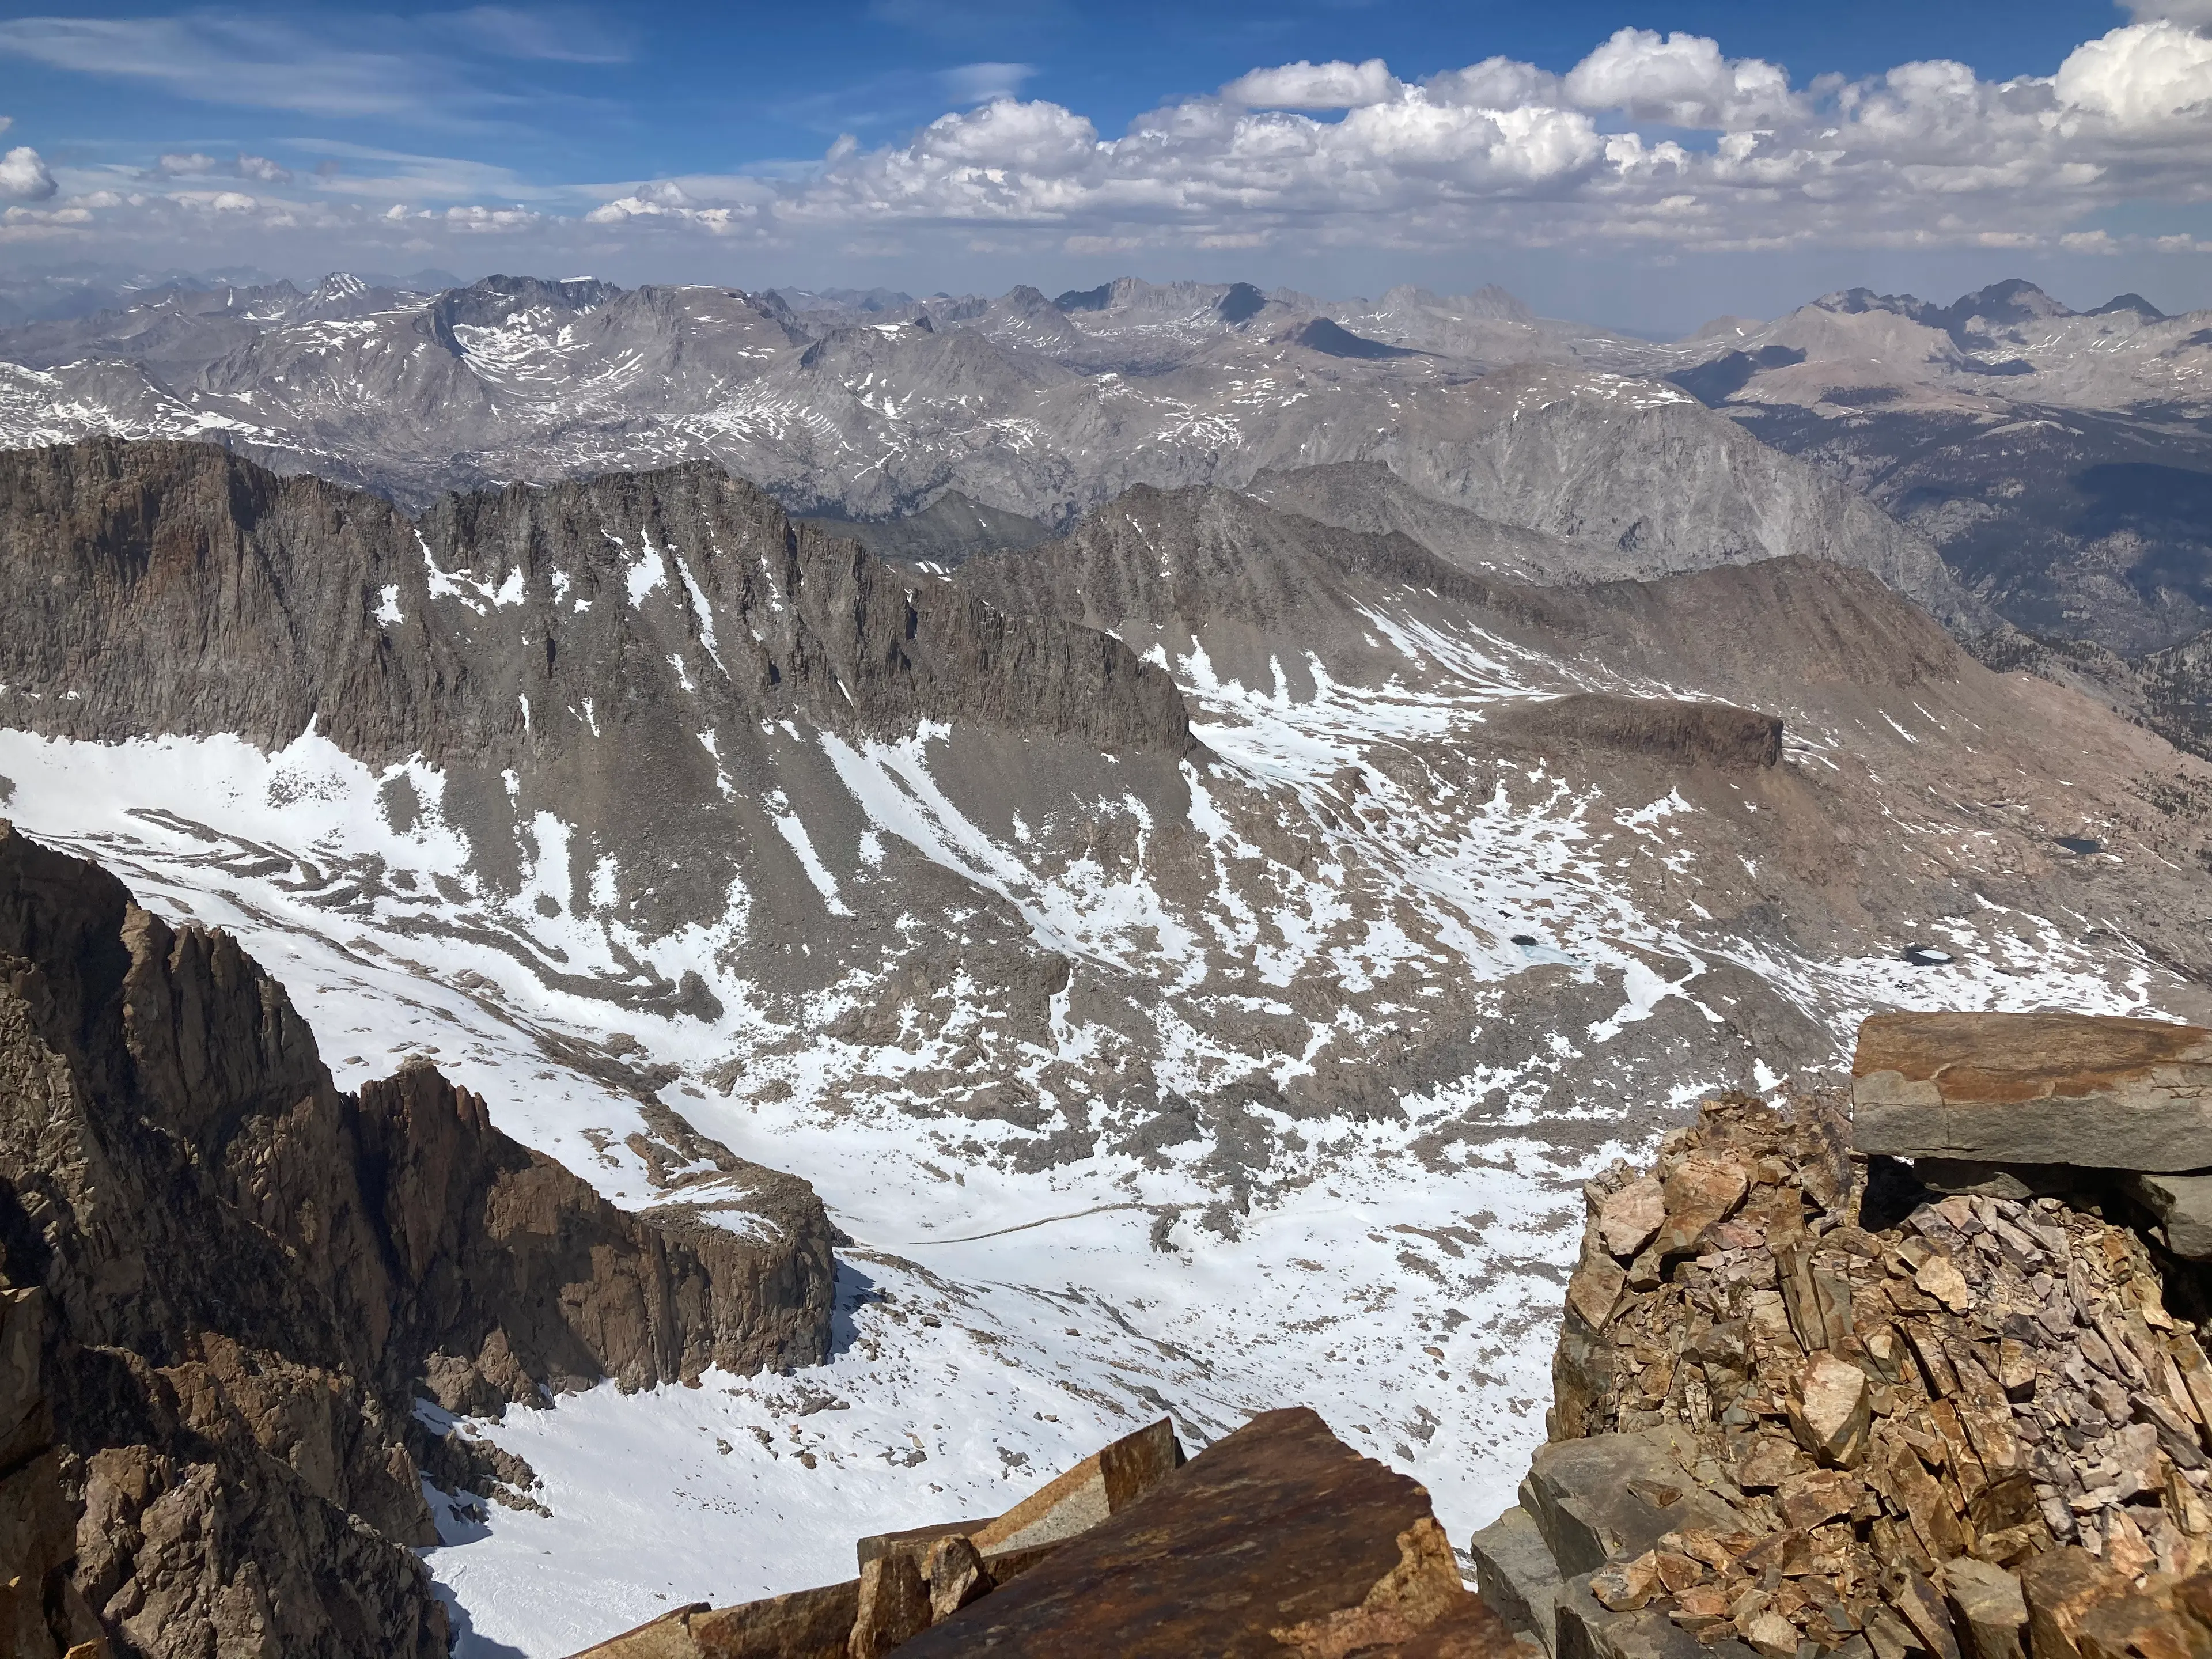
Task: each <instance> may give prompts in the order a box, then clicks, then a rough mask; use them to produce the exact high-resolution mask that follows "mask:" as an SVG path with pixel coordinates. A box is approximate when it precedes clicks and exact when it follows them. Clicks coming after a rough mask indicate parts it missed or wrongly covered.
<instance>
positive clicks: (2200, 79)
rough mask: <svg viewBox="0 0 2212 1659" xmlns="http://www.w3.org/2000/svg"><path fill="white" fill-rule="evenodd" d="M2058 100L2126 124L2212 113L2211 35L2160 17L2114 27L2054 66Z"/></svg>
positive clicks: (2076, 48) (2078, 47)
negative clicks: (2055, 68) (2094, 111)
mask: <svg viewBox="0 0 2212 1659" xmlns="http://www.w3.org/2000/svg"><path fill="white" fill-rule="evenodd" d="M2055 85H2056V88H2057V94H2058V97H2059V100H2060V101H2062V102H2063V103H2067V104H2071V105H2073V106H2075V107H2077V108H2081V109H2093V110H2097V111H2099V112H2102V113H2104V114H2106V115H2109V116H2111V117H2112V118H2114V119H2115V120H2118V121H2121V122H2124V123H2128V124H2130V125H2142V124H2146V123H2149V122H2155V121H2165V120H2167V119H2169V118H2172V117H2174V116H2177V115H2183V114H2188V113H2191V112H2193V113H2195V114H2197V115H2198V116H2200V117H2202V116H2206V115H2212V39H2208V38H2207V37H2205V36H2204V35H2202V34H2199V33H2196V32H2195V31H2194V30H2191V29H2188V28H2185V27H2182V26H2181V25H2180V24H2179V23H2173V22H2167V21H2158V22H2151V23H2133V24H2130V25H2129V27H2126V28H2124V29H2114V30H2113V31H2112V33H2110V34H2108V35H2106V36H2105V38H2104V39H2103V40H2092V41H2089V42H2088V43H2087V44H2086V45H2084V46H2076V47H2075V49H2074V50H2073V52H2071V53H2069V55H2068V57H2067V59H2066V61H2065V62H2064V63H2063V64H2060V65H2059V66H2058V75H2057V81H2056V82H2055Z"/></svg>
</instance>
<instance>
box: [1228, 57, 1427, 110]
mask: <svg viewBox="0 0 2212 1659" xmlns="http://www.w3.org/2000/svg"><path fill="white" fill-rule="evenodd" d="M1403 90H1404V88H1402V87H1401V86H1400V84H1399V82H1398V77H1397V76H1395V75H1393V74H1391V73H1390V66H1389V64H1385V63H1384V62H1383V60H1382V59H1381V58H1369V59H1368V60H1367V61H1366V62H1365V63H1364V64H1346V63H1344V62H1342V61H1336V62H1332V63H1327V64H1309V63H1307V62H1306V61H1305V60H1304V59H1303V58H1301V59H1299V61H1298V62H1297V63H1295V64H1281V65H1279V66H1278V67H1276V68H1274V69H1258V70H1253V71H1252V72H1251V73H1250V74H1249V75H1240V76H1237V79H1235V80H1234V81H1231V82H1230V83H1229V84H1228V85H1227V86H1225V87H1224V88H1222V89H1221V95H1222V97H1224V98H1225V99H1226V100H1228V101H1229V102H1231V103H1232V104H1243V105H1244V106H1248V107H1249V108H1253V109H1358V108H1360V107H1362V106H1365V105H1368V104H1381V103H1387V102H1388V101H1389V100H1391V99H1394V98H1395V97H1397V96H1398V95H1399V94H1400V93H1401V92H1402V91H1403Z"/></svg>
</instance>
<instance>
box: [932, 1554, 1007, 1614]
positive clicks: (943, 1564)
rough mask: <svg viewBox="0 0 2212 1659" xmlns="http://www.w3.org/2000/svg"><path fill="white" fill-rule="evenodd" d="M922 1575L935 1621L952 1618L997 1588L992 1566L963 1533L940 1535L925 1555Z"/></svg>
mask: <svg viewBox="0 0 2212 1659" xmlns="http://www.w3.org/2000/svg"><path fill="white" fill-rule="evenodd" d="M921 1575H922V1577H924V1578H925V1579H926V1580H927V1581H928V1584H929V1617H930V1622H931V1623H933V1624H934V1623H935V1622H936V1621H937V1620H940V1619H950V1618H951V1616H952V1615H953V1614H954V1613H957V1612H959V1611H960V1609H961V1608H963V1607H966V1606H967V1605H968V1604H969V1602H970V1601H974V1600H975V1598H976V1597H977V1596H979V1595H989V1594H990V1592H991V1591H992V1590H994V1589H996V1588H997V1585H996V1584H994V1583H993V1582H992V1578H991V1570H990V1569H989V1568H988V1567H987V1566H985V1565H983V1558H982V1557H981V1556H980V1555H978V1554H977V1553H975V1545H974V1544H972V1543H970V1542H969V1541H968V1539H967V1537H966V1536H965V1535H964V1534H960V1533H954V1534H952V1535H951V1537H949V1538H940V1539H939V1540H938V1541H937V1542H936V1543H934V1544H933V1545H932V1546H931V1547H930V1550H929V1553H928V1554H927V1556H925V1557H924V1558H923V1559H922V1564H921Z"/></svg>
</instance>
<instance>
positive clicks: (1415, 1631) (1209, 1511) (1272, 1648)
mask: <svg viewBox="0 0 2212 1659" xmlns="http://www.w3.org/2000/svg"><path fill="white" fill-rule="evenodd" d="M1086 1647H1087V1648H1093V1649H1096V1650H1099V1651H1102V1652H1108V1651H1110V1652H1114V1653H1117V1654H1124V1655H1128V1656H1132V1659H1135V1656H1141V1655H1163V1656H1164V1655H1176V1656H1182V1655H1188V1654H1194V1653H1205V1654H1215V1655H1221V1656H1224V1659H1229V1656H1237V1655H1247V1654H1249V1655H1268V1656H1276V1655H1281V1654H1283V1653H1285V1651H1287V1652H1290V1653H1293V1654H1299V1655H1312V1656H1320V1655H1324V1654H1325V1655H1329V1656H1332V1659H1334V1656H1341V1655H1346V1654H1348V1653H1352V1652H1355V1651H1356V1652H1359V1653H1363V1654H1374V1655H1376V1656H1378V1659H1379V1656H1383V1655H1396V1654H1405V1655H1408V1656H1410V1655H1411V1654H1413V1653H1415V1652H1421V1651H1427V1652H1431V1653H1437V1654H1444V1653H1450V1654H1461V1653H1464V1654H1468V1655H1474V1654H1486V1653H1497V1654H1504V1653H1505V1652H1507V1651H1509V1650H1510V1638H1509V1637H1508V1636H1507V1634H1506V1632H1505V1629H1504V1625H1503V1624H1502V1622H1501V1621H1499V1620H1498V1618H1497V1616H1496V1615H1495V1614H1494V1613H1491V1612H1490V1611H1489V1609H1487V1608H1486V1607H1484V1606H1483V1605H1482V1603H1481V1602H1480V1601H1479V1600H1477V1599H1476V1598H1475V1597H1474V1595H1470V1594H1469V1593H1468V1591H1467V1589H1465V1588H1464V1587H1463V1586H1462V1584H1461V1583H1460V1574H1459V1569H1458V1566H1457V1565H1456V1563H1455V1561H1454V1559H1453V1557H1452V1553H1451V1550H1450V1548H1449V1546H1448V1545H1447V1544H1446V1543H1445V1541H1444V1537H1443V1530H1442V1528H1439V1527H1438V1526H1437V1523H1436V1521H1435V1519H1434V1517H1433V1516H1431V1513H1430V1511H1429V1502H1428V1494H1427V1493H1426V1492H1424V1491H1422V1489H1421V1488H1420V1487H1419V1486H1417V1485H1415V1484H1414V1483H1413V1481H1411V1480H1407V1479H1406V1478H1405V1477H1404V1476H1403V1475H1400V1474H1395V1473H1393V1472H1392V1471H1390V1470H1389V1469H1387V1468H1384V1467H1383V1465H1381V1464H1379V1463H1376V1462H1372V1461H1371V1460H1370V1459H1367V1458H1364V1457H1361V1456H1359V1455H1358V1454H1357V1453H1355V1452H1353V1451H1352V1450H1351V1449H1349V1448H1347V1447H1346V1446H1345V1445H1343V1444H1342V1443H1340V1442H1339V1441H1338V1440H1337V1439H1336V1438H1335V1437H1334V1436H1333V1435H1331V1434H1330V1433H1329V1432H1328V1428H1327V1426H1326V1425H1324V1424H1323V1423H1322V1420H1321V1419H1320V1418H1318V1417H1317V1416H1316V1415H1315V1414H1314V1413H1311V1412H1310V1411H1303V1410H1294V1411H1279V1412H1267V1413H1261V1415H1260V1416H1258V1417H1256V1418H1255V1419H1252V1421H1251V1422H1250V1423H1249V1424H1247V1425H1245V1426H1244V1427H1243V1428H1242V1429H1240V1430H1238V1431H1237V1432H1235V1433H1234V1434H1231V1435H1229V1436H1227V1437H1225V1438H1223V1439H1221V1440H1218V1441H1217V1442H1215V1443H1213V1444H1212V1446H1209V1447H1208V1448H1206V1450H1205V1451H1203V1452H1201V1453H1200V1454H1199V1455H1198V1456H1197V1457H1195V1458H1194V1459H1193V1460H1192V1461H1191V1462H1190V1463H1189V1464H1188V1465H1187V1466H1186V1467H1185V1468H1182V1469H1181V1470H1179V1471H1177V1472H1176V1474H1173V1475H1171V1476H1170V1477H1169V1478H1168V1479H1166V1480H1163V1481H1161V1482H1160V1484H1159V1485H1158V1486H1156V1487H1155V1488H1154V1489H1153V1490H1152V1492H1149V1493H1148V1494H1147V1495H1146V1497H1145V1498H1144V1499H1143V1500H1142V1501H1141V1502H1139V1503H1136V1504H1131V1505H1130V1506H1129V1507H1128V1508H1127V1510H1123V1511H1122V1512H1121V1513H1120V1514H1118V1515H1115V1516H1112V1517H1111V1518H1109V1519H1108V1520H1105V1521H1103V1522H1100V1523H1099V1524H1098V1525H1097V1526H1095V1527H1093V1528H1091V1529H1090V1530H1088V1531H1086V1532H1085V1533H1082V1534H1079V1535H1078V1536H1077V1537H1075V1538H1074V1539H1073V1540H1071V1541H1068V1542H1067V1543H1066V1544H1064V1545H1062V1546H1061V1547H1060V1548H1059V1549H1058V1550H1057V1551H1055V1552H1054V1553H1053V1554H1052V1555H1051V1556H1050V1557H1049V1558H1048V1559H1046V1560H1045V1561H1043V1562H1042V1563H1041V1564H1040V1565H1037V1566H1036V1567H1035V1568H1033V1569H1032V1570H1031V1571H1029V1572H1027V1573H1025V1574H1024V1575H1023V1576H1022V1577H1020V1578H1019V1579H1018V1580H1016V1581H1015V1583H1012V1584H1011V1585H1008V1586H1007V1587H1006V1589H1001V1590H999V1591H997V1592H995V1593H994V1594H993V1595H988V1596H986V1597H984V1598H983V1599H982V1600H981V1601H977V1602H975V1603H974V1604H973V1605H972V1606H970V1607H967V1608H965V1609H964V1610H963V1611H962V1612H960V1613H956V1614H954V1615H953V1616H952V1617H951V1619H949V1620H945V1622H944V1623H942V1624H939V1625H936V1626H932V1627H931V1628H930V1629H929V1630H928V1631H927V1632H924V1633H922V1634H921V1635H920V1636H918V1637H916V1638H915V1639H914V1640H913V1641H911V1642H910V1643H908V1644H906V1646H905V1647H903V1648H902V1650H901V1651H902V1653H908V1654H912V1655H914V1656H915V1659H923V1656H929V1655H938V1654H963V1655H966V1654H1034V1655H1039V1656H1042V1655H1046V1654H1064V1653H1067V1652H1071V1651H1077V1650H1082V1649H1084V1648H1086Z"/></svg>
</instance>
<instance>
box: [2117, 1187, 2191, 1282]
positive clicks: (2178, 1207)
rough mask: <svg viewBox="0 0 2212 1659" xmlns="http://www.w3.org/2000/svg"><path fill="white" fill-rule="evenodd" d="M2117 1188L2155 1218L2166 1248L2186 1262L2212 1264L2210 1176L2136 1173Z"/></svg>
mask: <svg viewBox="0 0 2212 1659" xmlns="http://www.w3.org/2000/svg"><path fill="white" fill-rule="evenodd" d="M2120 1187H2121V1189H2122V1190H2123V1191H2124V1192H2125V1193H2126V1194H2127V1195H2128V1196H2129V1197H2130V1198H2132V1199H2133V1200H2135V1201H2136V1203H2138V1204H2140V1205H2142V1206H2143V1208H2144V1209H2146V1210H2148V1211H2149V1212H2151V1214H2152V1215H2154V1216H2155V1217H2156V1218H2158V1225H2159V1226H2160V1228H2162V1229H2163V1230H2164V1231H2165V1233H2166V1249H2169V1250H2171V1251H2172V1252H2173V1253H2174V1255H2178V1256H2179V1257H2181V1258H2182V1259H2183V1260H2184V1261H2212V1175H2166V1174H2154V1173H2149V1172H2146V1171H2141V1170H2138V1171H2135V1172H2132V1173H2130V1175H2128V1176H2125V1177H2124V1178H2123V1180H2122V1181H2121V1182H2120Z"/></svg>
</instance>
